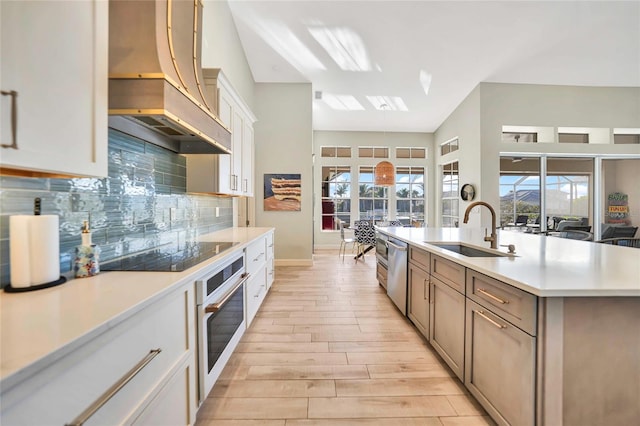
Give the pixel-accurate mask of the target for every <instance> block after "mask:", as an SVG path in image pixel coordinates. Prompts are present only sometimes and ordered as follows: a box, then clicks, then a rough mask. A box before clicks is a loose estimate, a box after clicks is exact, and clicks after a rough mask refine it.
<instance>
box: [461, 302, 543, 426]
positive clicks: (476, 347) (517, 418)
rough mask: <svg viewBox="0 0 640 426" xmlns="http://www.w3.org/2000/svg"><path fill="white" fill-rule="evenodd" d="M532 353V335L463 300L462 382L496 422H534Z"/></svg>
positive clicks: (508, 423) (523, 423)
mask: <svg viewBox="0 0 640 426" xmlns="http://www.w3.org/2000/svg"><path fill="white" fill-rule="evenodd" d="M535 354H536V338H535V337H533V336H530V335H529V334H527V333H525V332H524V331H522V330H520V329H519V328H518V327H515V326H514V325H512V324H511V323H509V322H507V321H505V320H504V319H503V318H501V317H499V316H498V315H496V314H495V313H493V312H492V311H490V310H489V309H486V308H484V307H483V306H481V305H479V304H477V303H475V302H474V301H472V300H470V299H467V331H466V355H465V357H466V359H465V370H466V372H465V380H464V384H465V386H466V387H467V388H468V389H469V391H470V392H471V394H472V395H473V396H475V397H476V398H477V399H478V401H480V403H481V404H482V405H483V407H484V408H485V409H486V410H487V412H489V414H490V415H491V417H492V418H493V419H494V420H495V421H496V422H498V424H503V425H518V426H526V425H533V424H534V420H535V412H534V409H535V371H536V356H535Z"/></svg>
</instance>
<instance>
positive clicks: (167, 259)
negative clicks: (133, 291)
mask: <svg viewBox="0 0 640 426" xmlns="http://www.w3.org/2000/svg"><path fill="white" fill-rule="evenodd" d="M236 244H238V243H232V242H190V243H186V244H183V245H182V246H180V247H178V246H177V245H173V244H167V245H164V246H161V247H156V248H153V249H150V250H145V251H144V252H140V253H134V254H132V255H130V256H123V257H120V258H118V259H114V260H109V261H107V262H104V263H101V264H100V270H101V271H161V272H180V271H184V270H185V269H188V268H190V267H192V266H195V265H197V264H198V263H200V262H203V261H205V260H207V259H209V258H211V257H213V256H215V255H217V254H220V253H222V252H223V251H225V250H228V249H229V248H231V247H233V246H234V245H236Z"/></svg>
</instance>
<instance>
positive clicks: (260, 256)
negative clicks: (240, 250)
mask: <svg viewBox="0 0 640 426" xmlns="http://www.w3.org/2000/svg"><path fill="white" fill-rule="evenodd" d="M266 241H267V240H266V238H264V237H262V238H260V239H259V240H257V241H254V242H253V243H251V244H250V245H249V246H248V247H247V272H248V273H249V274H251V275H253V274H255V273H256V272H257V271H258V269H259V268H260V267H261V266H262V265H264V262H265V261H266V259H267V258H266V254H267V243H266Z"/></svg>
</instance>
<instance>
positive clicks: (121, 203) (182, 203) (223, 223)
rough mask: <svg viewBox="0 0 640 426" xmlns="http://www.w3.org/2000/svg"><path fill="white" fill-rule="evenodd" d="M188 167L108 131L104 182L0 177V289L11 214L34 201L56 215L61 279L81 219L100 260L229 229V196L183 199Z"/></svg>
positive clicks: (27, 209) (5, 277)
mask: <svg viewBox="0 0 640 426" xmlns="http://www.w3.org/2000/svg"><path fill="white" fill-rule="evenodd" d="M70 161H71V160H70ZM186 170H187V169H186V159H185V157H183V156H181V155H179V154H176V153H174V152H172V151H169V150H167V149H164V148H161V147H158V146H156V145H153V144H150V143H148V142H145V141H142V140H140V139H137V138H134V137H131V136H129V135H126V134H124V133H120V132H118V131H116V130H113V129H109V176H108V177H107V178H102V179H98V178H76V179H49V178H43V179H34V178H14V177H0V286H5V285H7V284H8V283H9V282H10V271H9V216H11V215H15V214H32V213H33V203H34V199H35V198H37V197H39V198H41V200H42V214H43V215H45V214H56V215H58V216H59V217H60V273H61V274H67V273H68V272H69V271H71V270H72V267H73V265H72V262H73V257H74V252H75V247H76V246H77V245H79V244H80V243H81V237H80V231H81V228H82V223H83V221H85V220H88V221H89V223H90V227H91V230H92V233H93V234H92V240H93V243H94V244H98V245H99V246H100V248H101V250H102V254H101V257H100V258H101V261H102V262H106V261H108V260H111V259H114V258H116V257H120V256H125V255H127V254H132V253H135V252H138V251H140V250H146V249H150V248H153V247H157V246H160V245H162V244H166V243H169V242H178V244H182V243H184V242H186V241H190V240H193V239H195V238H196V237H197V236H198V235H201V234H206V233H209V232H212V231H216V230H219V229H223V228H228V227H231V226H232V225H233V206H232V199H231V198H228V197H215V196H205V195H192V194H187V193H186V185H187V178H186V176H187V172H186ZM216 208H218V209H219V216H218V217H216Z"/></svg>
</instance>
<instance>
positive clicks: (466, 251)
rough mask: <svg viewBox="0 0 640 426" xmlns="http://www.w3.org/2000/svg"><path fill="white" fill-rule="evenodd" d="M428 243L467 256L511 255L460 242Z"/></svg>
mask: <svg viewBox="0 0 640 426" xmlns="http://www.w3.org/2000/svg"><path fill="white" fill-rule="evenodd" d="M425 243H427V244H431V245H433V246H436V247H440V248H441V249H445V250H449V251H452V252H454V253H458V254H461V255H463V256H467V257H509V255H508V254H506V253H500V252H496V251H489V250H481V249H478V248H475V247H472V246H468V245H464V244H460V243H434V242H430V241H425Z"/></svg>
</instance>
